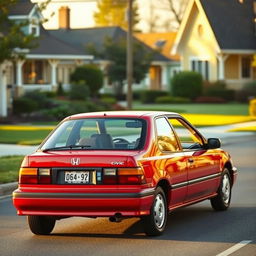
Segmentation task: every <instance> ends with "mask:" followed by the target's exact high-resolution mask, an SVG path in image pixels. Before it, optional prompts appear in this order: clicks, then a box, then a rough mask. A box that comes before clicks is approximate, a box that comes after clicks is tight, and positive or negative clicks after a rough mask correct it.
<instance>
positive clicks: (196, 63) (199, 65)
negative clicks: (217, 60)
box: [191, 60, 209, 81]
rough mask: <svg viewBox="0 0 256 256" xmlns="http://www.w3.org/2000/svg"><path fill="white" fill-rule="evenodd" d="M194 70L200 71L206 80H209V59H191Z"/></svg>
mask: <svg viewBox="0 0 256 256" xmlns="http://www.w3.org/2000/svg"><path fill="white" fill-rule="evenodd" d="M191 69H192V71H195V72H198V73H200V74H201V75H202V76H203V78H204V79H205V80H207V81H208V80H209V61H208V60H191Z"/></svg>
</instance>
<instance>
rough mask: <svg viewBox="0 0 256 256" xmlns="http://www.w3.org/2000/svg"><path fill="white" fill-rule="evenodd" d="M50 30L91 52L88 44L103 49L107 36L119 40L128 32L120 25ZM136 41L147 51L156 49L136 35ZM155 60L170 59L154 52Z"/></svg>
mask: <svg viewBox="0 0 256 256" xmlns="http://www.w3.org/2000/svg"><path fill="white" fill-rule="evenodd" d="M48 32H49V33H50V34H51V35H52V36H55V37H57V38H59V39H60V40H62V41H64V42H67V43H69V44H71V45H72V46H73V47H75V48H76V49H79V51H83V52H84V53H85V54H89V53H88V52H87V50H86V46H87V45H89V44H92V45H93V46H94V47H95V48H96V49H97V50H102V48H103V45H104V41H105V40H106V38H111V39H112V40H113V41H114V42H117V41H118V40H119V39H121V38H126V36H127V32H126V31H125V30H123V29H122V28H120V27H118V26H114V27H97V28H84V29H57V30H48ZM133 40H134V41H138V42H139V43H141V44H143V45H144V47H145V48H146V49H147V51H151V52H152V51H154V50H153V49H152V48H150V47H148V46H147V45H145V44H144V43H143V42H141V41H139V40H138V39H137V38H135V37H134V39H133ZM153 60H154V61H164V62H168V61H170V60H169V59H167V58H166V57H165V56H163V55H162V54H160V53H157V54H154V59H153Z"/></svg>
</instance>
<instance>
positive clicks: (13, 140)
mask: <svg viewBox="0 0 256 256" xmlns="http://www.w3.org/2000/svg"><path fill="white" fill-rule="evenodd" d="M49 133H50V130H35V131H33V130H32V131H30V130H1V129H0V143H7V144H22V145H38V144H40V143H41V142H42V140H43V139H44V138H45V137H46V136H47V135H48V134H49Z"/></svg>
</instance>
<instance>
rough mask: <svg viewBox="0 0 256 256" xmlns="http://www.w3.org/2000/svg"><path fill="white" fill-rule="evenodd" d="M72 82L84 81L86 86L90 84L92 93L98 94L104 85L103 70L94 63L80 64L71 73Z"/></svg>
mask: <svg viewBox="0 0 256 256" xmlns="http://www.w3.org/2000/svg"><path fill="white" fill-rule="evenodd" d="M71 82H75V83H81V82H83V83H84V85H85V86H88V89H89V92H90V93H91V95H93V96H96V95H97V93H98V91H99V89H100V88H101V87H102V86H103V72H102V71H101V70H100V69H99V68H98V67H97V66H96V65H93V64H88V65H84V66H80V67H77V68H76V69H75V71H74V72H73V73H72V74H71Z"/></svg>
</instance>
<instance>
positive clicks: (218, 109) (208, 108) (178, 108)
mask: <svg viewBox="0 0 256 256" xmlns="http://www.w3.org/2000/svg"><path fill="white" fill-rule="evenodd" d="M133 108H134V110H156V111H170V112H178V113H190V114H215V115H242V116H247V115H248V108H249V106H248V104H241V103H234V104H232V103H227V104H210V103H208V104H204V103H202V104H141V103H139V102H134V104H133Z"/></svg>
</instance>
